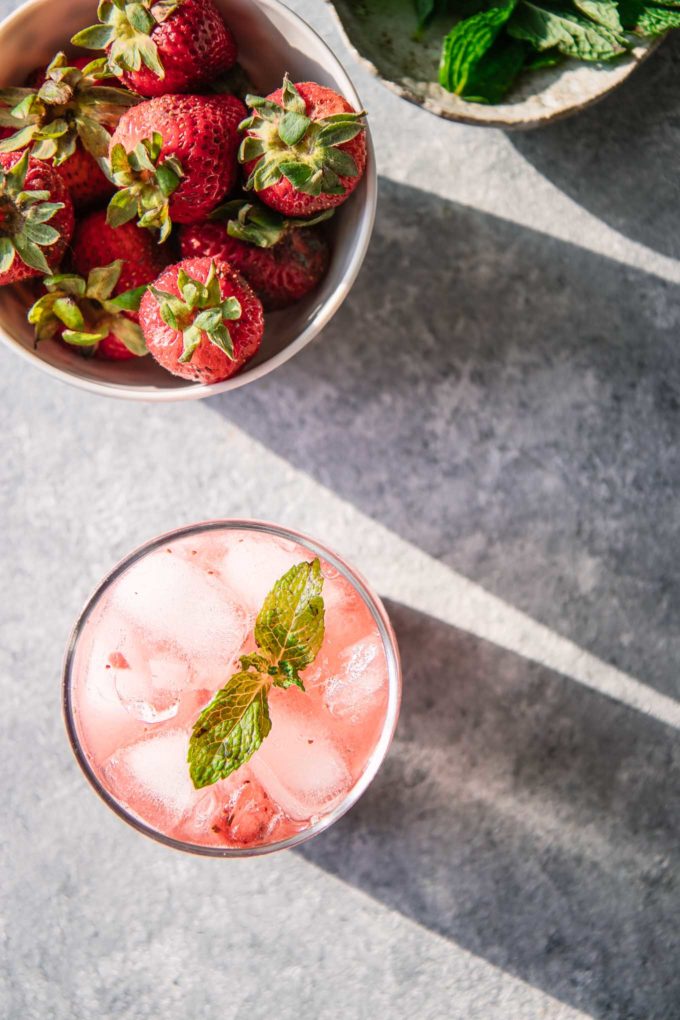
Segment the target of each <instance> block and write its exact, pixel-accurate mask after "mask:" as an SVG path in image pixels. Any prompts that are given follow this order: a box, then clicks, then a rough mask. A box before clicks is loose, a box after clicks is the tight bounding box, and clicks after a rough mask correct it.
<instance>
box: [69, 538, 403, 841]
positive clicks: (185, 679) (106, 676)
mask: <svg viewBox="0 0 680 1020" xmlns="http://www.w3.org/2000/svg"><path fill="white" fill-rule="evenodd" d="M287 534H291V533H288V532H285V531H283V530H282V529H273V528H272V527H271V526H269V525H250V526H249V525H247V524H246V522H217V523H215V524H211V525H199V526H197V528H196V529H184V530H182V531H181V532H175V533H173V534H171V535H169V536H162V537H161V538H160V539H158V540H156V541H155V542H152V543H150V544H149V545H148V546H147V547H145V549H144V550H142V551H141V553H136V554H133V556H132V557H130V559H129V561H126V562H125V563H124V564H122V565H121V567H119V568H118V569H117V570H116V571H115V572H114V575H113V576H112V578H111V579H109V580H108V581H105V582H104V583H103V585H102V586H101V587H100V589H99V590H98V592H97V593H96V594H95V596H94V597H93V599H92V600H91V601H90V603H89V605H88V607H87V608H86V610H85V613H84V615H83V617H82V619H81V621H80V623H79V625H78V626H77V627H76V634H75V636H74V641H73V643H72V646H71V651H70V653H69V658H68V660H67V674H66V712H67V722H68V725H69V729H70V730H71V737H72V740H73V742H74V748H75V750H76V753H77V755H78V757H79V759H80V761H81V764H82V765H83V767H84V769H85V771H86V773H88V775H89V778H90V779H91V780H92V781H93V782H94V785H95V786H96V787H97V788H99V792H103V794H104V796H105V799H107V800H108V801H109V803H111V801H113V802H114V803H113V804H112V806H114V807H116V809H117V810H118V811H119V813H121V814H123V816H124V817H127V818H128V820H130V821H132V822H133V824H136V823H137V824H138V823H141V826H139V825H138V827H142V828H144V829H145V830H146V831H148V830H151V832H150V834H151V835H156V836H160V837H161V838H162V837H165V838H166V839H168V840H169V841H171V842H175V843H179V844H183V845H186V848H187V849H190V848H196V849H198V848H210V849H207V850H204V851H203V852H208V853H210V852H212V853H224V854H229V852H230V850H231V851H233V852H237V853H238V852H241V853H244V852H250V853H252V852H257V851H258V848H260V852H261V851H262V850H263V849H265V848H270V849H273V848H274V847H273V844H277V845H281V844H282V843H284V844H285V845H292V844H293V843H296V842H299V841H300V840H301V839H302V838H305V837H306V836H307V835H311V834H313V832H317V831H319V830H320V829H322V828H325V827H326V825H327V824H330V822H331V821H333V820H334V819H335V818H336V817H338V816H339V815H340V814H341V813H343V811H344V810H346V808H347V807H349V806H350V804H351V803H353V802H354V800H355V799H356V797H358V796H359V794H360V793H361V792H362V791H363V789H364V788H365V786H366V785H367V784H368V782H369V781H370V779H371V778H372V776H373V774H374V773H375V771H376V770H377V768H378V766H379V764H380V761H381V760H382V757H383V756H384V754H385V752H386V750H387V746H388V744H389V740H390V738H391V733H392V730H393V728H394V723H395V721H396V713H397V710H398V699H399V666H398V659H397V653H396V647H395V645H394V642H393V635H392V632H391V628H390V627H389V623H388V622H387V618H386V616H385V614H384V610H383V609H382V606H381V605H380V604H379V602H377V600H375V597H374V596H372V595H371V593H370V592H369V591H368V590H367V589H366V588H365V586H364V584H363V582H362V581H361V580H360V579H359V578H357V577H356V575H353V574H351V573H350V572H349V569H348V568H347V567H346V566H345V565H344V564H343V563H342V562H341V561H340V560H337V559H336V558H335V557H334V556H333V554H332V553H329V552H328V551H327V550H323V549H320V550H318V552H317V547H316V545H315V544H313V543H312V544H311V548H308V547H306V546H305V545H303V544H300V541H301V540H302V536H295V540H294V539H293V537H292V536H291V538H286V537H284V536H285V535H287ZM317 554H318V555H319V558H320V560H321V569H322V573H323V576H324V585H323V592H322V595H323V600H324V605H325V634H324V640H323V644H322V646H321V650H320V652H319V654H318V656H317V657H316V659H315V661H314V662H313V664H312V665H311V666H309V667H308V668H307V669H306V670H304V671H303V673H302V674H301V675H302V679H303V681H304V684H305V688H306V690H305V692H303V691H301V690H298V689H297V688H289V689H287V690H282V689H280V688H277V687H272V688H271V689H270V691H269V712H270V716H271V723H272V728H271V732H270V733H269V735H268V736H267V737H266V738H265V739H264V741H263V743H262V746H261V747H260V748H259V750H257V751H256V752H255V754H254V755H253V757H252V758H251V759H250V761H248V762H247V763H246V764H244V765H242V766H241V767H240V768H238V769H237V770H236V771H235V772H233V773H232V774H231V775H230V776H228V777H227V778H226V779H222V780H220V781H219V782H217V783H215V784H213V785H212V786H207V787H204V788H202V789H195V788H194V786H193V783H192V781H191V778H190V775H189V766H188V764H187V760H186V759H187V749H188V745H189V737H190V734H191V730H192V727H193V724H194V723H195V722H196V719H197V718H198V715H199V714H200V712H201V710H202V709H203V708H204V707H205V706H206V705H207V704H208V703H209V702H210V701H211V699H212V698H213V696H214V695H215V693H216V692H217V691H218V690H219V689H220V688H221V687H223V686H224V684H225V683H226V682H227V680H228V679H229V677H230V676H231V675H232V673H234V672H235V671H236V670H237V669H238V668H239V667H238V660H239V656H241V655H244V654H245V653H248V652H253V651H255V650H256V645H255V641H254V638H253V627H254V623H255V618H256V616H257V613H258V611H259V609H260V608H261V606H262V603H263V601H264V598H265V596H266V595H267V593H268V592H269V590H270V589H271V588H272V585H273V584H274V582H275V581H276V580H277V579H278V578H279V577H281V575H283V574H285V573H286V571H287V570H289V569H290V567H292V566H293V565H294V564H296V563H300V562H302V561H303V560H307V561H311V560H313V559H314V557H315V556H316V555H317ZM107 794H108V797H107V796H106V795H107Z"/></svg>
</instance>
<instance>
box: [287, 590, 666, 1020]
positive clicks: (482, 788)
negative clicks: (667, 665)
mask: <svg viewBox="0 0 680 1020" xmlns="http://www.w3.org/2000/svg"><path fill="white" fill-rule="evenodd" d="M388 608H389V612H390V616H391V618H392V621H393V624H394V626H395V629H396V632H397V638H398V641H399V645H400V648H401V652H402V656H403V664H404V702H403V709H402V716H401V720H400V724H399V727H398V731H397V736H396V739H395V743H394V745H393V749H392V751H391V753H390V755H389V756H388V759H387V761H386V763H385V765H384V766H383V769H382V771H381V772H380V773H379V775H378V777H377V778H376V780H375V781H374V783H373V785H372V786H371V788H370V789H369V790H368V792H367V793H366V794H365V795H364V797H363V798H362V800H361V801H360V802H359V804H358V805H356V806H355V808H353V809H352V811H351V812H350V813H349V814H348V815H347V816H346V817H345V818H343V819H341V820H340V821H339V822H338V823H337V824H336V825H335V826H333V827H332V828H331V829H329V830H328V831H327V832H326V833H323V834H322V835H321V836H319V837H318V838H316V839H315V840H312V841H311V842H310V843H308V844H306V845H305V846H304V847H301V848H300V849H299V850H297V851H295V852H296V853H300V854H301V855H302V856H303V857H304V858H305V859H306V860H308V861H310V862H312V863H314V864H316V865H318V866H319V867H321V868H323V869H324V870H325V871H327V872H329V873H332V874H333V875H335V876H337V877H338V878H340V879H342V880H343V881H345V882H348V883H350V884H351V885H353V886H356V887H358V888H360V889H362V890H363V891H365V892H367V893H368V894H370V895H371V896H373V897H375V898H376V899H378V900H380V901H381V902H383V903H384V904H385V905H387V906H388V907H390V908H392V909H394V910H397V911H399V912H400V913H402V914H403V915H405V916H406V917H408V918H410V919H412V920H413V921H416V922H417V923H419V924H421V925H424V926H425V927H427V928H428V929H430V930H432V931H434V932H437V933H438V934H439V935H441V936H443V937H445V938H447V939H450V940H452V941H454V942H456V943H457V944H458V945H460V946H463V947H464V948H465V949H467V950H470V951H471V952H473V953H475V954H476V955H478V956H481V957H483V958H485V959H486V960H488V961H490V962H491V963H493V964H494V965H496V966H498V967H501V968H502V969H504V970H506V971H508V972H510V973H512V974H514V975H516V976H519V977H521V978H522V979H523V980H525V981H527V982H529V983H530V984H532V985H534V986H535V987H538V988H541V989H542V990H544V991H546V992H548V993H549V994H551V995H552V996H555V997H556V998H559V999H561V1000H562V1001H564V1002H566V1003H569V1004H571V1005H572V1006H575V1007H577V1008H580V1009H583V1010H585V1011H586V1012H587V1013H588V1015H590V1016H592V1017H597V1018H611V1020H621V1018H623V1017H625V1018H626V1020H669V1018H670V1017H671V1016H673V1015H675V1014H674V1010H675V1009H676V1008H677V1003H678V1001H680V976H679V975H678V971H677V954H678V950H679V949H680V940H679V938H678V930H677V923H676V922H677V915H678V908H679V907H680V889H678V885H677V875H678V864H679V863H680V861H679V860H678V856H679V855H678V847H679V846H680V831H678V819H679V818H680V794H679V791H680V782H679V780H680V755H679V754H678V750H679V747H680V744H679V742H678V739H677V733H676V732H674V731H673V730H671V729H669V728H666V727H664V726H663V725H662V724H661V723H659V722H657V721H656V720H653V719H651V718H649V717H647V716H644V715H641V714H639V713H637V712H635V711H633V710H632V709H629V708H627V707H624V706H622V705H620V704H618V703H616V702H614V701H611V700H609V699H608V698H605V697H603V696H601V695H599V694H597V693H594V692H593V691H591V690H589V689H587V688H584V687H582V686H580V685H579V684H577V683H574V682H572V681H570V680H569V679H568V678H565V677H563V676H560V675H558V674H555V673H553V672H551V671H549V670H547V669H545V668H543V667H541V666H538V665H536V664H532V663H529V662H527V661H526V660H524V659H522V658H521V657H519V656H517V655H516V654H514V653H511V652H507V651H505V650H501V649H499V648H497V647H495V646H493V645H491V644H489V643H487V642H484V641H482V640H480V639H478V638H473V637H471V636H469V635H467V634H464V633H462V632H460V631H458V630H456V629H455V628H452V627H450V626H448V625H446V624H443V623H441V622H439V621H437V620H434V619H432V618H430V617H427V616H423V615H422V614H420V613H417V612H415V611H414V610H412V609H409V608H406V607H404V606H402V605H399V604H396V603H388Z"/></svg>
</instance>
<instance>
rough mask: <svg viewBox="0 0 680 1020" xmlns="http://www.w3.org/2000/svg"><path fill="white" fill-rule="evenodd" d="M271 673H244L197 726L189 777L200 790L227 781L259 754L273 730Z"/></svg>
mask: <svg viewBox="0 0 680 1020" xmlns="http://www.w3.org/2000/svg"><path fill="white" fill-rule="evenodd" d="M270 685H271V678H270V677H269V676H268V675H267V674H262V673H251V672H245V671H244V672H240V673H235V674H234V676H232V677H231V679H230V680H229V681H228V682H227V684H226V686H224V687H223V688H222V690H220V691H218V692H217V694H216V695H215V697H214V698H213V700H212V701H211V702H210V704H209V705H208V706H207V708H205V709H204V710H203V711H202V712H201V714H200V716H199V717H198V719H197V720H196V723H195V725H194V728H193V731H192V734H191V739H190V741H189V752H188V755H187V761H188V762H189V775H190V776H191V779H192V782H193V784H194V786H195V787H196V789H200V788H201V787H203V786H210V785H211V784H212V783H216V782H217V781H218V780H220V779H226V777H227V776H229V775H231V773H232V772H234V771H236V769H238V768H240V766H241V765H243V764H244V763H245V762H247V761H248V760H249V759H250V758H252V756H253V755H254V754H255V752H256V751H257V749H258V748H259V747H260V745H261V744H262V741H263V740H264V738H265V737H266V736H267V735H268V733H269V731H270V730H271V725H272V724H271V720H270V718H269V705H268V702H267V691H268V689H269V687H270Z"/></svg>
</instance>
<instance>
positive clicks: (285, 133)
mask: <svg viewBox="0 0 680 1020" xmlns="http://www.w3.org/2000/svg"><path fill="white" fill-rule="evenodd" d="M311 123H312V122H311V120H310V119H309V117H306V116H305V115H304V113H294V112H293V111H292V110H289V111H288V112H286V113H284V115H283V117H281V119H280V120H279V126H278V133H279V138H280V139H281V141H282V142H283V143H284V145H297V143H298V142H299V141H300V140H301V139H302V138H303V137H304V134H305V131H306V130H307V128H308V127H309V125H310V124H311Z"/></svg>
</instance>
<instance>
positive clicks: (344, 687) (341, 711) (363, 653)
mask: <svg viewBox="0 0 680 1020" xmlns="http://www.w3.org/2000/svg"><path fill="white" fill-rule="evenodd" d="M386 685H387V664H386V662H385V652H384V649H383V645H382V641H381V640H380V638H379V637H377V636H376V637H371V638H366V639H364V640H363V641H357V642H356V643H355V644H354V645H352V646H351V647H350V648H347V649H345V650H344V651H343V653H342V655H341V657H340V663H339V669H337V670H336V671H334V672H333V673H332V674H331V675H330V676H329V677H328V679H327V680H326V683H325V691H324V703H325V705H326V707H327V708H328V710H329V712H332V714H333V715H335V716H338V717H339V718H341V719H349V720H351V721H352V722H359V721H360V720H361V719H362V717H363V716H365V715H366V714H367V713H372V712H373V711H374V710H375V709H376V707H378V708H379V707H382V702H383V697H382V695H383V693H384V692H385V691H386V689H387V688H386ZM376 702H377V705H376Z"/></svg>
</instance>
